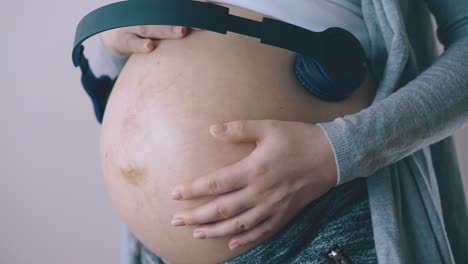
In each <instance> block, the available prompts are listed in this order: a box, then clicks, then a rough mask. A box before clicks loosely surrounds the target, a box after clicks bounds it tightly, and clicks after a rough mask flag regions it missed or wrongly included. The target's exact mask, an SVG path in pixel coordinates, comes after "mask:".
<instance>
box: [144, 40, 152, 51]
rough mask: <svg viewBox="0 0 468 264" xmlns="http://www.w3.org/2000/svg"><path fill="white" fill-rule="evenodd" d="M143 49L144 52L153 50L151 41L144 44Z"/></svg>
mask: <svg viewBox="0 0 468 264" xmlns="http://www.w3.org/2000/svg"><path fill="white" fill-rule="evenodd" d="M145 49H146V50H153V49H154V43H153V42H152V41H148V42H146V44H145Z"/></svg>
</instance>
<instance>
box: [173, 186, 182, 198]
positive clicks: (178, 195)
mask: <svg viewBox="0 0 468 264" xmlns="http://www.w3.org/2000/svg"><path fill="white" fill-rule="evenodd" d="M181 198H182V187H176V188H175V189H174V191H172V199H176V200H179V199H181Z"/></svg>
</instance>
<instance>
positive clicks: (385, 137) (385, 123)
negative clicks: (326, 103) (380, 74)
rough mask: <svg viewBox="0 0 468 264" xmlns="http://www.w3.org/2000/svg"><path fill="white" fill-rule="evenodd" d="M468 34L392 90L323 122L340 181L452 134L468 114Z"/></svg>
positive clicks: (365, 172)
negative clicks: (367, 104) (359, 108)
mask: <svg viewBox="0 0 468 264" xmlns="http://www.w3.org/2000/svg"><path fill="white" fill-rule="evenodd" d="M467 69H468V36H466V37H463V38H460V39H459V40H458V41H456V42H455V43H453V44H452V45H451V46H450V47H449V48H448V49H447V50H446V51H445V52H444V54H443V56H441V57H440V58H439V59H438V60H437V61H436V63H435V64H434V65H432V66H431V67H430V68H428V69H427V70H426V71H424V72H423V73H421V74H420V75H419V76H418V77H417V78H416V79H415V80H413V81H411V82H409V83H408V84H407V85H405V86H404V87H402V88H401V89H399V90H398V91H397V92H395V93H394V94H392V95H391V96H389V97H387V98H385V99H383V100H381V101H380V102H378V103H376V104H373V105H372V106H370V107H369V108H367V109H365V110H363V111H361V112H359V113H357V114H354V115H349V116H345V117H342V118H337V119H335V120H334V121H332V122H329V123H324V124H320V125H321V126H322V128H323V129H324V130H325V131H326V133H327V135H328V137H329V139H330V141H331V143H332V145H333V147H334V150H335V155H336V159H337V164H338V170H339V180H338V184H341V183H344V182H347V181H350V180H352V179H354V178H357V177H365V176H369V175H371V174H372V173H373V172H375V171H377V170H378V169H380V168H382V167H384V166H386V165H388V164H391V163H393V162H396V161H398V160H399V159H402V158H404V157H406V156H407V155H410V154H411V153H413V152H415V151H416V150H418V149H421V148H423V147H425V146H428V145H430V144H432V143H435V142H437V141H439V140H441V139H443V138H445V137H447V136H449V135H451V134H453V133H454V131H455V130H456V129H457V128H459V127H461V126H462V125H463V124H464V123H465V122H466V121H467V120H468V74H467Z"/></svg>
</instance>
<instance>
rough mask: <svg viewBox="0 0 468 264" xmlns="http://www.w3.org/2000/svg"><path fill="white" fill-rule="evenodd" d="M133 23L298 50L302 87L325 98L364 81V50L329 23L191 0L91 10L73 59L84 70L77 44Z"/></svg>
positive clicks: (132, 1)
mask: <svg viewBox="0 0 468 264" xmlns="http://www.w3.org/2000/svg"><path fill="white" fill-rule="evenodd" d="M136 25H177V26H187V27H195V28H201V29H205V30H209V31H213V32H217V33H222V34H226V33H227V32H228V31H230V32H235V33H238V34H242V35H246V36H250V37H254V38H258V39H260V42H261V43H263V44H268V45H272V46H275V47H279V48H283V49H287V50H290V51H293V52H296V53H297V56H296V64H295V66H296V71H295V72H296V76H297V78H298V80H299V81H300V82H301V83H302V84H303V86H304V87H305V88H306V90H307V91H309V92H310V93H312V94H313V95H315V96H317V97H318V98H320V99H323V100H327V101H338V100H343V99H345V98H347V97H348V96H350V95H351V94H352V93H353V91H354V90H356V89H357V88H358V87H359V86H360V85H361V84H362V82H363V81H364V78H365V76H366V72H367V63H366V56H365V52H364V49H363V48H362V46H361V44H360V43H359V41H358V39H357V38H356V37H354V36H353V34H351V33H350V32H349V31H346V30H345V29H342V28H337V27H332V28H328V29H326V30H325V31H322V32H313V31H310V30H307V29H304V28H301V27H298V26H295V25H292V24H289V23H286V22H282V21H279V20H275V19H270V18H266V17H264V18H263V20H262V21H261V22H259V21H255V20H250V19H246V18H242V17H239V16H235V15H231V14H229V8H227V7H224V6H220V5H215V4H211V3H205V2H197V1H192V0H129V1H122V2H117V3H113V4H109V5H107V6H104V7H101V8H99V9H96V10H94V11H92V12H91V13H89V14H88V15H86V16H85V17H84V18H83V19H82V20H81V21H80V23H79V25H78V28H77V30H76V35H75V41H74V46H73V55H72V59H73V64H74V65H75V66H76V67H78V66H79V67H80V68H81V71H82V73H83V74H84V73H85V72H87V71H89V69H88V68H89V66H88V61H87V59H86V58H85V56H84V54H83V50H84V47H83V45H82V43H83V42H84V41H85V40H86V39H88V38H89V37H91V36H93V35H95V34H98V33H100V32H103V31H106V30H110V29H114V28H119V27H127V26H136Z"/></svg>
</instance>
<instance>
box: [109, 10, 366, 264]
mask: <svg viewBox="0 0 468 264" xmlns="http://www.w3.org/2000/svg"><path fill="white" fill-rule="evenodd" d="M231 13H235V14H238V15H242V16H244V17H249V18H252V19H260V17H261V16H260V15H259V14H257V13H254V12H251V11H248V10H244V9H240V8H236V7H232V6H231ZM293 62H294V53H292V52H289V51H286V50H283V49H279V48H274V47H270V46H266V45H263V44H260V43H259V42H258V40H256V39H252V38H249V37H246V36H241V35H237V34H228V35H221V34H217V33H213V32H208V31H196V32H193V33H192V34H190V35H189V36H187V37H186V38H184V39H182V40H164V41H162V42H161V43H160V45H159V47H158V48H157V50H156V51H155V52H153V53H150V54H135V55H133V56H132V57H131V58H130V59H129V61H128V62H127V64H126V65H125V67H124V69H123V70H122V72H121V74H120V77H119V79H118V81H117V83H116V84H115V86H114V89H113V91H112V93H111V95H110V98H109V101H108V104H107V108H106V112H105V115H104V120H103V123H102V130H101V160H102V171H103V175H104V177H105V180H106V183H107V187H108V190H109V193H110V195H111V198H112V202H113V205H114V206H115V208H116V210H117V212H118V214H119V215H120V216H121V217H122V219H123V220H124V222H125V223H126V224H127V225H128V226H129V228H130V230H131V231H132V233H133V234H134V235H135V236H136V237H137V238H138V239H139V240H140V241H141V242H142V243H143V244H144V245H145V246H146V247H147V248H149V249H150V250H151V251H153V252H154V253H155V254H157V255H158V256H160V257H162V258H164V259H166V260H169V261H170V262H171V263H175V264H179V263H217V262H221V261H223V260H227V259H229V258H232V257H234V256H237V255H240V254H241V253H243V252H245V251H246V250H248V249H250V248H252V247H254V246H256V245H258V244H259V243H261V242H262V241H257V242H255V243H254V244H250V245H247V246H244V247H241V248H238V249H236V250H234V251H231V250H229V248H228V241H229V237H223V238H216V239H205V240H197V239H194V238H192V230H193V228H192V227H173V226H172V225H171V224H170V222H171V219H172V216H173V215H174V213H175V212H178V211H181V210H184V209H188V208H194V207H197V206H199V205H202V204H205V203H206V202H208V201H211V200H213V199H215V198H216V197H214V196H212V197H205V198H201V199H196V200H191V201H175V200H172V199H171V195H170V193H171V190H172V188H173V187H174V186H175V185H178V184H181V183H184V182H188V181H191V180H193V179H196V178H198V177H202V176H204V175H206V174H207V173H209V172H212V171H214V170H216V169H219V168H221V167H224V166H227V165H230V164H233V163H235V162H237V161H239V160H240V159H242V158H244V157H245V156H247V155H248V154H249V153H250V152H251V151H252V150H253V149H254V147H255V145H254V144H249V143H247V144H226V143H221V142H219V141H216V140H214V139H213V138H212V137H211V136H210V134H209V132H208V131H209V130H208V128H209V126H210V125H211V124H215V123H219V122H226V121H233V120H240V119H276V120H290V121H301V122H310V123H317V122H323V121H328V120H332V119H333V118H335V117H338V116H343V115H346V114H350V113H354V112H357V111H359V110H361V109H363V108H365V107H367V106H368V105H369V104H370V102H371V100H372V98H373V95H374V88H373V85H372V84H371V82H370V79H368V80H367V81H366V83H365V84H364V85H362V86H361V87H360V88H359V89H358V90H357V91H356V92H355V93H354V94H353V96H352V97H350V98H348V99H347V100H345V101H342V102H338V103H327V102H323V101H320V100H318V99H316V98H315V97H313V96H312V95H309V94H308V93H307V92H306V91H305V90H304V89H303V88H302V87H301V85H300V84H299V82H298V81H296V79H295V76H294V73H293Z"/></svg>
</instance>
